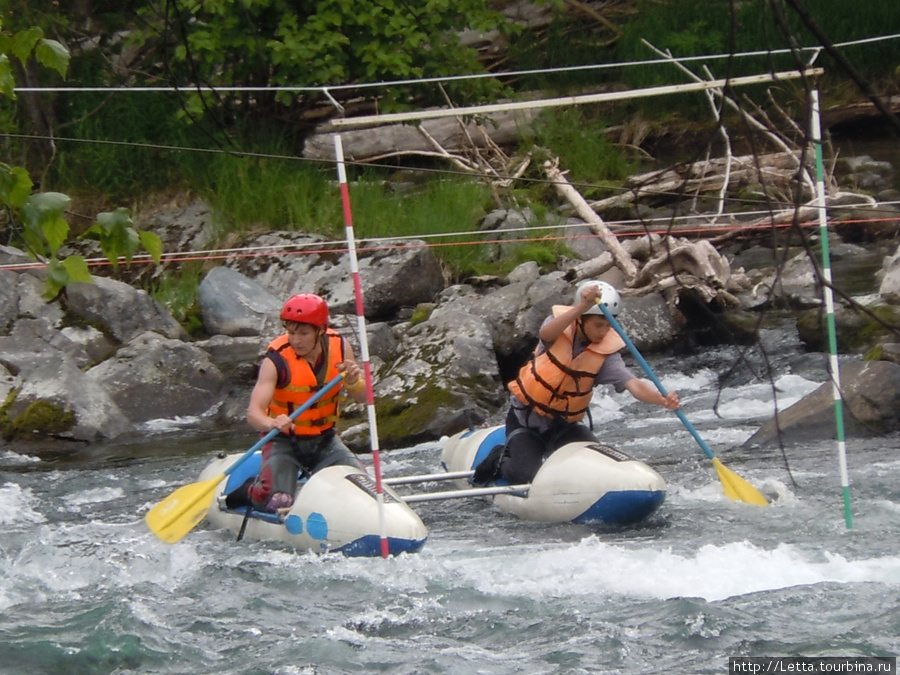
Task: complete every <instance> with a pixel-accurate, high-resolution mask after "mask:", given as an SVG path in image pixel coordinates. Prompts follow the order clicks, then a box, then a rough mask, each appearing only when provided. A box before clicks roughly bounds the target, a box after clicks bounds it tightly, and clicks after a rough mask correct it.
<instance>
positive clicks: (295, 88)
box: [14, 33, 900, 98]
mask: <svg viewBox="0 0 900 675" xmlns="http://www.w3.org/2000/svg"><path fill="white" fill-rule="evenodd" d="M897 39H900V33H895V34H892V35H879V36H875V37H870V38H862V39H859V40H850V41H847V42H839V43H836V44H835V45H834V46H835V47H839V48H844V47H853V46H859V45H864V44H873V43H876V42H884V41H888V40H897ZM821 49H822V47H821V46H810V47H798V48H787V47H786V48H784V49H763V50H756V51H748V52H736V53H734V54H729V53H721V54H702V55H698V56H683V57H679V58H678V60H679V61H682V62H685V63H689V62H694V61H721V60H727V59H736V58H754V57H760V56H766V57H771V56H782V55H791V54H796V53H797V52H801V53H802V52H810V53H815V52H817V51H820V50H821ZM670 63H671V60H669V59H663V58H660V59H645V60H639V61H622V62H616V63H593V64H584V65H580V66H559V67H555V68H533V69H528V70H512V71H506V72H497V73H470V74H465V75H446V76H437V77H420V78H411V79H404V80H383V81H380V82H359V83H355V84H329V85H284V86H257V87H247V86H221V87H216V86H208V85H196V86H194V85H184V86H177V85H168V86H158V87H153V86H137V87H15V88H14V91H16V92H22V93H25V92H31V93H54V92H55V93H82V92H84V93H91V92H133V93H140V92H170V93H193V92H200V93H207V92H254V91H255V92H262V91H270V92H279V91H288V92H311V93H321V94H323V95H324V96H325V97H326V98H331V95H330V93H329V92H332V91H348V90H349V91H354V90H360V89H374V88H389V87H403V86H410V85H421V84H437V83H443V82H457V81H464V80H479V79H486V78H491V79H502V78H515V77H524V76H527V75H557V74H562V73H571V72H581V71H586V70H612V69H617V68H632V67H637V66H651V65H665V64H670Z"/></svg>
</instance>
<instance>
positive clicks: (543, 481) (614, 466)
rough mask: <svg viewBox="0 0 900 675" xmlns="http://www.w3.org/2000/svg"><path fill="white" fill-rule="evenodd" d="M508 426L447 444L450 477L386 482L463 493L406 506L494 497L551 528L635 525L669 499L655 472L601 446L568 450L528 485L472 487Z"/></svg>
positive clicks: (411, 499)
mask: <svg viewBox="0 0 900 675" xmlns="http://www.w3.org/2000/svg"><path fill="white" fill-rule="evenodd" d="M505 440H506V431H505V429H504V427H503V426H495V427H486V428H483V429H473V430H468V431H463V432H460V433H458V434H455V435H454V436H451V437H450V438H447V439H445V440H444V444H443V449H442V454H441V463H442V464H443V466H444V468H445V469H446V472H447V473H446V474H434V475H431V476H418V477H410V478H406V479H387V480H386V481H385V482H386V483H388V484H390V485H399V484H401V483H412V482H416V481H417V480H418V481H422V480H424V479H431V480H439V479H441V478H445V479H447V480H451V481H453V482H454V483H455V485H456V487H458V488H460V489H459V490H457V491H455V492H452V493H451V492H434V493H428V494H420V495H413V496H409V497H404V499H405V500H406V501H407V503H414V502H422V501H430V500H434V499H446V498H449V497H451V496H454V497H455V496H459V497H465V496H478V495H484V496H490V497H491V498H492V499H493V501H494V504H495V505H496V506H497V507H498V508H499V509H501V510H502V511H505V512H507V513H511V514H513V515H516V516H518V517H520V518H522V519H524V520H532V521H537V522H548V523H565V522H573V523H596V524H605V525H630V524H634V523H637V522H640V521H642V520H644V519H645V518H647V517H648V516H650V515H651V514H652V513H654V512H655V511H656V510H657V509H658V508H659V506H660V505H661V504H662V503H663V501H665V498H666V482H665V481H664V480H663V478H662V476H660V475H659V474H658V473H657V472H656V471H654V470H653V469H652V468H650V467H649V466H647V465H646V464H644V463H643V462H640V461H638V460H636V459H634V458H632V457H630V456H628V455H626V454H625V453H623V452H620V451H618V450H616V449H614V448H611V447H609V446H607V445H603V444H600V443H586V442H577V443H569V444H568V445H564V446H563V447H561V448H560V449H558V450H557V451H556V452H554V453H552V454H551V455H550V456H549V457H548V458H547V460H546V461H545V462H544V463H543V465H541V468H540V470H539V471H538V473H537V475H536V476H535V477H534V480H533V481H532V482H531V483H530V484H527V485H508V484H505V483H504V482H503V481H497V482H495V483H493V484H492V485H489V486H487V487H483V488H473V487H470V485H469V480H468V479H469V478H470V477H471V476H472V473H473V469H474V467H476V466H478V464H480V463H481V461H482V460H483V459H484V458H485V457H487V455H488V453H489V452H490V451H491V449H492V448H493V447H494V446H496V445H498V444H503V443H504V442H505Z"/></svg>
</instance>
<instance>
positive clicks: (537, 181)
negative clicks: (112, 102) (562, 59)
mask: <svg viewBox="0 0 900 675" xmlns="http://www.w3.org/2000/svg"><path fill="white" fill-rule="evenodd" d="M0 138H17V139H26V140H43V141H52V142H53V143H61V142H72V143H89V144H96V145H118V146H127V147H133V148H140V149H147V150H171V151H176V152H200V153H211V154H221V155H229V156H233V157H243V158H252V159H276V160H283V161H291V162H307V163H310V164H321V165H325V166H327V167H329V168H331V167H332V166H333V165H334V163H335V160H334V159H333V158H321V159H317V158H307V157H297V156H295V155H280V154H274V153H264V152H249V151H247V152H245V151H240V152H237V151H232V150H223V149H221V148H197V147H187V146H178V145H159V144H154V143H136V142H131V141H109V140H104V139H85V138H71V137H67V136H45V135H37V134H10V133H0ZM345 165H348V166H354V167H357V168H363V169H365V168H374V169H380V170H397V171H400V170H404V171H415V172H417V173H430V174H440V175H443V176H450V177H460V178H467V179H472V178H483V179H485V180H492V179H495V178H496V177H497V176H496V175H495V174H492V173H485V172H480V171H462V170H455V169H449V168H428V167H414V168H410V167H406V166H402V165H400V164H386V163H382V162H366V161H352V160H346V159H345ZM515 180H516V181H517V182H519V183H523V184H528V185H553V181H551V180H548V179H546V178H531V177H528V176H519V177H517V178H516V179H515ZM569 182H570V183H571V184H572V186H573V187H576V188H579V189H583V190H586V189H593V188H600V187H602V188H603V189H604V190H607V191H609V192H618V193H620V194H628V193H632V192H634V191H636V190H637V191H640V187H636V186H614V185H602V186H601V185H598V184H596V183H588V182H585V181H577V180H570V181H569ZM653 194H654V195H656V196H660V197H665V196H668V197H677V198H681V197H683V195H682V193H680V192H675V191H653ZM724 201H725V202H727V203H729V204H736V205H752V204H766V203H767V202H766V200H764V199H762V198H759V199H749V198H747V197H742V198H737V197H725V199H724ZM765 213H768V211H766V212H765ZM86 217H87V216H86Z"/></svg>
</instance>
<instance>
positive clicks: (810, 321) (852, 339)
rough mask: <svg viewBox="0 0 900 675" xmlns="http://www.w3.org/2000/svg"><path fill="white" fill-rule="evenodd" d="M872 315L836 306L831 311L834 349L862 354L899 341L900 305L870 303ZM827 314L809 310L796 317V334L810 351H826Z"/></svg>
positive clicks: (817, 310) (819, 310)
mask: <svg viewBox="0 0 900 675" xmlns="http://www.w3.org/2000/svg"><path fill="white" fill-rule="evenodd" d="M866 309H867V310H868V311H869V312H871V314H868V313H864V312H860V311H854V310H851V309H849V308H846V307H843V306H838V307H836V308H835V312H834V323H835V333H836V337H837V348H838V351H839V352H840V353H844V354H848V353H849V354H854V353H856V354H865V353H867V352H871V350H873V349H874V348H876V347H877V346H878V345H879V344H881V343H883V342H898V341H900V335H898V329H897V328H894V327H895V326H897V327H900V307H896V306H893V305H873V306H869V307H867V308H866ZM826 321H827V316H826V314H825V312H824V310H821V309H811V310H807V311H805V312H802V313H801V314H800V315H799V316H798V317H797V333H798V334H799V336H800V339H801V340H802V342H803V344H804V345H805V346H806V348H807V349H808V350H810V351H818V352H826V351H829V345H828V330H827V323H826Z"/></svg>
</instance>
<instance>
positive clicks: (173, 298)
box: [150, 262, 204, 336]
mask: <svg viewBox="0 0 900 675" xmlns="http://www.w3.org/2000/svg"><path fill="white" fill-rule="evenodd" d="M203 274H204V270H203V266H202V264H201V263H199V262H186V263H184V264H182V265H181V266H180V267H178V268H177V269H175V270H172V271H170V272H168V273H167V274H165V275H163V276H162V277H161V278H160V279H159V280H158V281H156V282H155V283H154V284H153V287H152V288H151V290H150V295H151V296H152V297H153V299H154V300H156V301H157V302H159V303H160V304H161V305H162V306H163V307H165V308H166V309H167V310H169V313H170V314H171V315H172V317H173V318H174V319H175V320H176V321H178V322H179V323H180V324H181V325H182V326H183V327H184V329H185V330H186V331H187V332H188V334H189V335H192V336H199V335H202V333H203V319H202V318H201V316H200V306H199V305H198V303H197V291H198V289H199V287H200V282H201V281H202V280H203Z"/></svg>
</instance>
